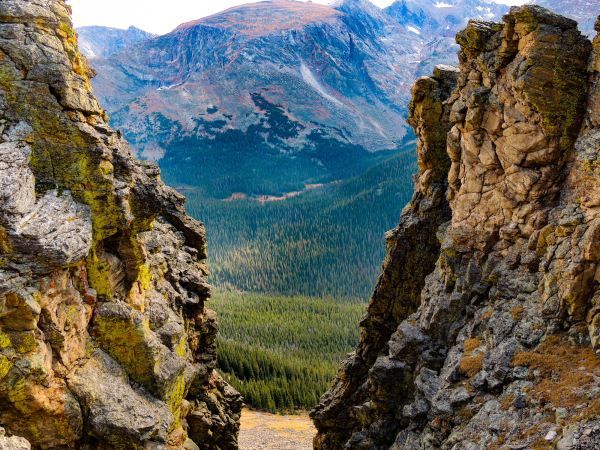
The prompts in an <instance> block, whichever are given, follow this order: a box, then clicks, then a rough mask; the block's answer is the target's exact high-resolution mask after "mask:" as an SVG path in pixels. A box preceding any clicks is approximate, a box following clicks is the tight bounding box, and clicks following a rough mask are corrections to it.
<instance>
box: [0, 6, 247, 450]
mask: <svg viewBox="0 0 600 450" xmlns="http://www.w3.org/2000/svg"><path fill="white" fill-rule="evenodd" d="M106 120H107V118H106V115H105V113H104V111H103V110H102V109H101V108H100V106H99V105H98V102H97V101H96V99H95V98H94V96H93V94H92V91H91V86H90V70H89V68H88V65H87V62H86V60H85V59H84V58H83V57H81V55H80V54H79V51H78V48H77V38H76V35H75V32H74V31H73V29H72V26H71V21H70V9H69V7H68V6H67V5H66V3H65V2H64V1H62V0H33V1H21V0H7V1H2V2H0V187H1V192H0V426H1V427H3V429H4V430H2V433H1V434H2V435H1V436H0V446H2V448H9V449H13V448H14V449H22V448H29V444H27V443H26V441H28V442H29V443H30V444H31V446H32V448H44V449H53V448H57V449H58V448H60V449H114V448H128V449H135V448H156V449H158V448H183V447H184V446H186V448H194V446H193V442H195V443H196V445H197V446H199V447H200V448H216V447H217V445H218V447H219V448H224V449H225V448H236V447H237V444H236V441H237V431H238V421H239V414H240V408H241V399H240V396H239V394H237V393H236V392H235V391H234V390H233V389H232V388H230V387H229V386H228V385H227V384H226V383H225V382H224V381H223V380H221V378H220V377H219V375H218V374H217V373H216V372H215V371H214V368H215V359H216V353H215V350H216V349H215V337H216V333H217V328H216V322H215V315H214V313H212V312H211V311H210V310H208V309H206V308H205V302H206V301H207V300H208V298H209V295H210V286H209V285H208V284H207V281H206V275H207V268H206V265H205V262H204V260H205V258H206V242H205V233H204V226H203V225H202V224H201V223H199V222H197V221H195V220H193V219H191V218H190V217H188V216H187V215H186V214H185V212H184V208H183V198H182V196H180V195H179V194H177V193H176V192H175V191H173V190H171V189H170V188H168V187H166V186H165V185H164V184H163V183H162V181H161V180H160V177H159V171H158V169H157V167H156V166H155V165H153V164H150V163H141V162H139V161H137V160H136V159H135V158H134V157H133V156H132V154H131V151H130V149H129V147H128V145H127V143H126V142H125V141H124V140H123V139H122V138H121V135H120V134H119V133H116V132H115V131H113V130H112V129H111V128H110V127H109V126H108V125H107V122H106ZM5 434H6V435H10V436H20V437H22V439H21V438H16V437H10V438H9V437H5ZM192 441H193V442H192Z"/></svg>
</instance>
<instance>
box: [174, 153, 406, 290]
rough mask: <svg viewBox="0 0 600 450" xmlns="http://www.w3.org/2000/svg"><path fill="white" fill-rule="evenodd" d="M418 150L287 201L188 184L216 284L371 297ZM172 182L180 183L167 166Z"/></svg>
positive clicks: (190, 203)
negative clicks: (227, 197) (211, 193)
mask: <svg viewBox="0 0 600 450" xmlns="http://www.w3.org/2000/svg"><path fill="white" fill-rule="evenodd" d="M414 172H416V166H415V160H414V153H413V152H412V151H402V152H395V153H393V154H390V155H388V158H387V159H386V160H384V161H383V162H381V163H379V164H378V165H376V166H375V167H373V168H371V169H369V170H367V171H366V172H364V173H363V174H361V175H359V176H356V177H353V178H350V179H347V180H344V181H342V182H339V183H332V184H329V185H326V186H324V187H322V188H319V189H315V190H312V191H309V192H306V193H304V194H302V195H300V196H298V197H295V198H290V199H287V200H285V201H271V202H266V203H261V202H258V201H256V200H250V199H242V200H235V201H224V200H220V199H214V198H209V197H207V196H205V195H203V194H202V193H201V192H202V191H201V190H200V189H193V188H191V189H187V190H184V191H183V192H184V194H185V195H186V197H187V198H188V202H187V205H188V211H189V212H190V213H191V214H192V215H193V216H195V217H199V218H201V219H202V220H203V221H204V222H205V223H206V227H207V233H208V242H209V243H210V244H209V258H210V267H211V283H212V284H213V285H215V286H217V287H221V288H233V289H240V290H243V291H249V292H261V293H270V294H283V295H307V296H328V295H329V296H333V297H339V298H352V299H361V300H365V299H367V298H368V296H369V295H370V293H371V290H372V289H373V286H374V283H375V280H376V277H377V274H378V272H379V269H380V266H381V262H382V260H383V256H384V252H385V242H384V235H385V232H386V231H388V230H390V229H391V228H393V227H394V226H395V225H396V224H397V223H398V218H399V216H400V212H401V209H402V207H403V206H404V205H405V204H406V203H407V202H408V200H409V199H410V195H411V193H412V180H411V176H410V175H411V174H412V173H414ZM165 178H166V180H167V181H168V182H169V183H171V184H172V185H175V186H177V185H178V184H177V179H174V178H173V176H172V174H170V173H169V171H168V170H166V171H165Z"/></svg>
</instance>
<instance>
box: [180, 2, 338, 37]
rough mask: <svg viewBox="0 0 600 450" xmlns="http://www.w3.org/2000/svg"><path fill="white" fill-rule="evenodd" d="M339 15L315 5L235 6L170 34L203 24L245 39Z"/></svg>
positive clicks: (272, 3) (269, 4)
mask: <svg viewBox="0 0 600 450" xmlns="http://www.w3.org/2000/svg"><path fill="white" fill-rule="evenodd" d="M339 15H340V13H339V12H338V11H336V10H335V9H334V8H332V7H330V6H326V5H321V4H317V3H312V2H299V1H294V0H271V1H262V2H257V3H248V4H244V5H241V6H236V7H233V8H229V9H227V10H225V11H223V12H220V13H217V14H215V15H212V16H208V17H203V18H201V19H198V20H193V21H190V22H186V23H184V24H181V25H179V26H178V27H177V28H176V29H175V30H174V32H178V31H184V30H187V29H189V28H193V27H196V26H199V25H204V26H210V27H214V28H220V29H224V30H227V31H231V32H233V33H238V34H241V35H245V36H249V37H260V36H264V35H268V34H271V33H276V32H278V31H285V30H291V29H296V28H302V27H304V26H306V25H308V24H310V23H320V22H327V21H330V20H333V19H335V18H336V17H338V16H339Z"/></svg>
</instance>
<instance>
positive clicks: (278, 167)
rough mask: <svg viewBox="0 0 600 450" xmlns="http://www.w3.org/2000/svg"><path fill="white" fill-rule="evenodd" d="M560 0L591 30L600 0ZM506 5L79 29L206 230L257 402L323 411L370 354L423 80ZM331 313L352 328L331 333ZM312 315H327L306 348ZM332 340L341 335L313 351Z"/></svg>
mask: <svg viewBox="0 0 600 450" xmlns="http://www.w3.org/2000/svg"><path fill="white" fill-rule="evenodd" d="M540 3H543V1H542V2H540ZM546 3H549V2H547V1H546ZM551 3H552V5H550V6H551V7H552V8H553V9H554V10H556V11H558V12H561V13H563V14H565V15H567V16H572V17H574V18H575V19H578V20H579V22H580V27H581V29H582V30H583V32H584V33H585V34H588V35H591V34H592V31H593V15H589V14H585V13H582V11H584V10H587V9H591V10H596V11H598V10H600V0H587V1H567V0H561V1H552V2H551ZM507 11H508V6H506V5H501V4H497V3H493V2H488V1H483V0H446V1H443V2H441V1H437V0H419V1H418V0H401V1H396V2H395V3H393V4H391V5H390V6H389V7H387V8H385V9H381V8H379V7H377V6H375V5H373V4H372V3H370V2H369V1H368V0H343V1H341V2H338V3H335V4H332V5H331V6H326V5H322V4H316V3H311V2H301V1H292V0H275V1H266V2H260V3H252V4H246V5H242V6H239V7H236V8H232V9H229V10H226V11H224V12H222V13H219V14H217V15H214V16H210V17H205V18H200V19H198V20H193V21H191V22H187V23H184V24H181V25H180V26H178V27H177V28H176V29H174V30H173V31H172V32H170V33H168V34H166V35H163V36H154V35H152V34H149V33H145V32H143V31H141V30H139V29H137V28H134V27H131V28H129V29H127V30H118V29H110V28H103V27H87V28H81V29H79V30H78V34H79V42H80V48H81V50H82V51H83V52H84V53H86V55H87V57H88V59H89V61H90V64H91V66H92V67H93V69H94V70H95V71H96V73H97V74H96V77H95V78H94V79H93V80H92V83H93V87H94V92H95V94H96V95H97V96H98V98H99V100H100V103H101V104H102V105H103V106H104V107H105V108H107V109H108V112H109V115H110V122H111V125H112V126H113V127H115V128H117V129H120V130H121V131H122V133H123V135H124V136H125V138H126V139H127V140H128V141H129V142H130V143H131V145H132V147H133V148H134V149H135V151H136V152H137V155H138V156H139V157H141V158H143V159H148V160H153V161H157V162H158V163H159V164H160V166H161V169H162V177H163V179H164V180H165V181H166V182H167V183H168V184H170V185H171V186H174V187H175V188H176V189H177V190H179V191H180V192H181V193H183V194H184V195H185V196H186V198H187V210H188V212H189V213H190V214H191V215H192V216H194V217H195V218H197V219H201V220H202V221H203V222H204V223H205V224H206V228H207V235H208V241H209V242H210V246H209V252H208V255H209V261H210V267H211V274H210V282H211V284H212V285H213V286H215V287H216V288H217V289H218V291H220V292H219V293H218V294H217V295H216V296H215V298H216V299H217V300H216V309H217V310H218V312H219V313H220V315H221V316H222V317H223V318H224V320H223V324H222V326H223V337H222V338H221V339H220V341H219V342H220V344H219V345H220V356H219V364H220V367H221V369H223V371H224V372H226V373H227V374H228V375H227V376H228V380H229V381H230V382H231V383H232V384H233V385H234V386H235V387H236V388H237V389H238V390H240V391H241V392H242V394H243V395H244V397H245V398H246V399H247V401H248V402H249V403H250V404H252V405H254V406H258V407H261V408H266V409H271V410H274V409H279V408H286V409H294V408H297V407H303V408H309V407H311V406H313V405H314V403H315V399H316V398H318V395H319V394H320V393H322V392H323V390H324V389H325V387H326V386H327V385H328V382H329V380H330V379H331V378H333V376H334V375H335V372H336V368H337V362H338V361H339V360H340V358H342V357H343V356H344V354H345V353H346V352H348V351H350V349H351V348H352V347H353V346H354V343H355V342H356V341H357V339H358V330H357V329H356V327H347V325H348V323H352V324H354V323H356V321H357V318H358V317H359V316H360V314H361V312H362V311H363V310H364V306H363V304H364V302H365V300H366V299H367V298H368V296H369V295H370V293H371V291H372V287H373V286H374V284H375V281H376V279H377V275H378V273H379V272H380V265H381V262H382V261H383V259H384V256H385V244H384V236H385V233H386V232H387V231H388V230H390V229H392V228H393V227H394V226H395V225H396V224H397V223H398V218H399V217H400V213H401V211H402V208H403V207H404V205H406V204H407V203H408V202H409V200H410V199H411V196H412V193H413V175H414V174H415V173H416V172H417V170H418V168H417V158H416V156H415V151H414V148H415V142H416V140H415V135H414V132H413V131H412V128H411V127H410V126H409V125H408V124H407V115H408V110H409V102H410V98H411V87H412V86H413V84H414V80H415V79H417V78H419V77H420V76H423V75H428V74H430V73H431V72H432V71H433V68H434V67H435V66H436V65H438V64H447V65H457V64H458V59H457V52H458V49H459V47H458V45H457V44H456V42H455V35H456V33H457V32H458V31H460V30H462V29H464V28H465V27H466V26H467V23H468V20H469V19H476V20H484V21H495V22H499V21H501V19H502V16H503V15H504V14H505V13H506V12H507ZM230 291H234V292H237V291H241V292H246V293H250V294H249V295H248V296H242V297H240V296H239V295H237V296H236V295H230V294H229V293H228V292H230ZM297 295H300V296H308V297H313V299H307V298H305V297H294V298H292V299H290V297H289V296H297ZM257 296H258V297H257ZM261 296H262V297H261ZM331 297H333V298H335V299H336V300H333V301H332V300H331ZM249 305H250V306H249ZM265 305H266V306H265ZM273 305H277V306H273ZM331 305H334V309H335V305H344V306H343V307H341V306H338V307H337V309H336V310H335V311H333V310H332V309H331V308H332V306H331ZM346 305H350V306H346ZM265 307H266V308H268V310H267V311H262V309H263V308H265ZM248 308H250V309H248ZM258 311H262V312H260V313H259V312H258ZM275 311H279V313H275ZM307 311H310V313H308V312H307ZM277 314H279V315H277ZM315 315H316V317H327V318H328V319H327V320H328V321H334V322H335V323H338V324H345V326H344V327H342V328H339V327H338V329H329V328H327V326H326V327H325V328H320V327H323V325H322V324H320V323H319V321H318V320H314V318H315ZM261 317H263V318H264V317H270V319H269V321H270V323H280V325H279V326H278V327H277V330H276V331H275V334H269V335H268V336H266V335H265V334H264V333H265V330H263V329H262V328H260V327H258V326H257V323H258V322H260V318H261ZM228 320H230V321H231V322H227V321H228ZM298 321H301V323H303V324H305V325H307V324H309V323H310V327H309V328H308V329H309V330H312V331H309V333H308V334H307V335H306V339H305V340H303V339H302V338H300V337H299V336H300V334H299V331H298V330H299V329H298V328H297V327H296V326H295V325H294V323H295V322H298ZM315 330H316V331H315ZM342 330H343V331H342ZM315 332H316V334H319V335H320V336H327V337H328V338H327V339H326V341H327V343H326V344H323V345H319V346H318V348H315V347H313V344H314V343H315V341H314V339H312V338H311V336H312V335H313V334H314V333H315ZM290 336H294V339H295V341H294V342H296V344H297V346H296V347H294V351H295V352H296V353H297V354H299V355H301V356H300V357H299V358H297V359H293V360H290V359H289V357H288V352H289V350H290V348H288V347H287V346H286V345H287V344H286V345H284V344H282V342H280V341H281V340H282V339H284V338H285V339H288V338H289V337H290ZM302 342H305V343H306V344H307V345H306V346H304V344H302ZM257 343H259V344H260V345H259V346H257ZM325 353H326V354H327V355H325ZM242 354H243V355H251V356H249V357H248V358H247V361H248V365H242V364H240V363H239V355H242ZM234 361H238V362H237V363H235V364H234V363H233V362H234ZM317 361H318V362H317ZM253 362H254V363H256V364H254V363H253ZM253 364H254V365H253ZM290 373H291V374H293V375H290ZM282 374H287V376H284V375H282Z"/></svg>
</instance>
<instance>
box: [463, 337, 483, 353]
mask: <svg viewBox="0 0 600 450" xmlns="http://www.w3.org/2000/svg"><path fill="white" fill-rule="evenodd" d="M481 344H482V342H481V339H479V338H469V339H467V340H465V343H464V344H463V348H464V349H465V352H466V353H471V352H472V351H474V350H476V349H478V348H479V347H481Z"/></svg>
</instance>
